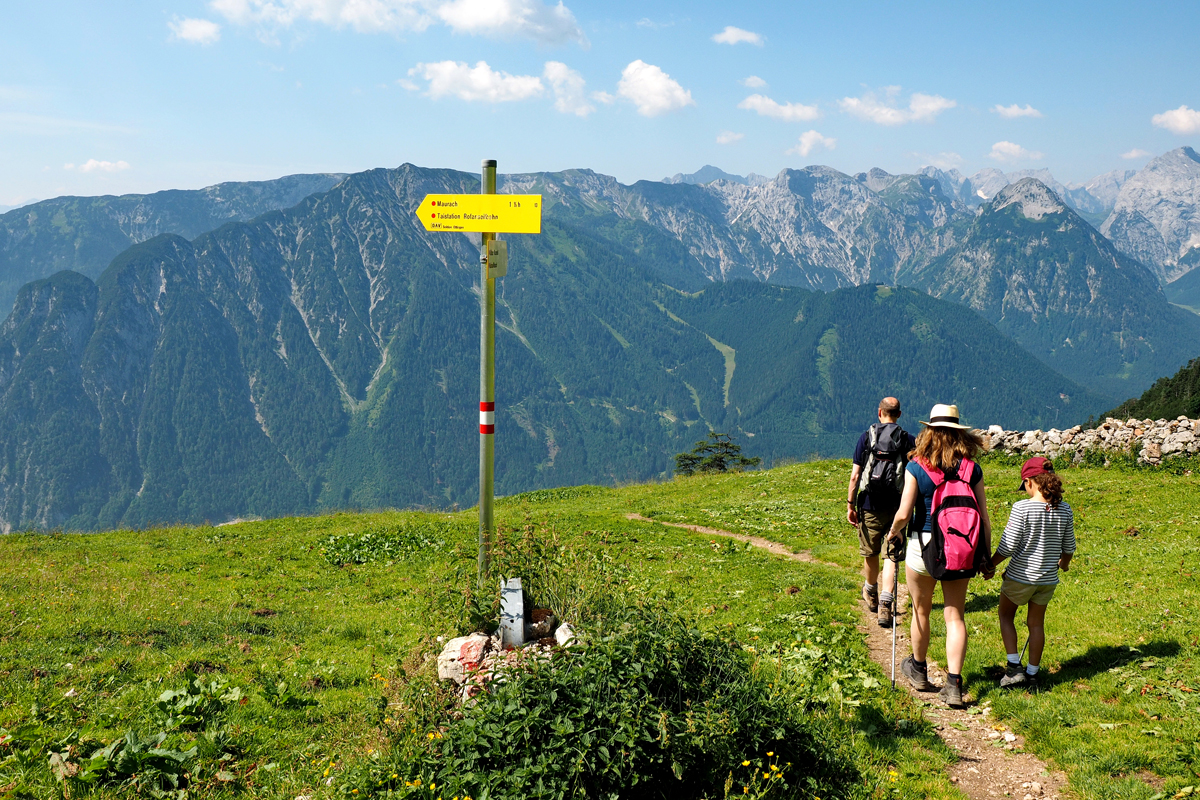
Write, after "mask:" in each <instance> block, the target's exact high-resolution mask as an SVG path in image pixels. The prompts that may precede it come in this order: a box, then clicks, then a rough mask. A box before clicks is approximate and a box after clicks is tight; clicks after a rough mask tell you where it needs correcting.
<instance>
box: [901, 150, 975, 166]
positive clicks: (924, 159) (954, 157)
mask: <svg viewBox="0 0 1200 800" xmlns="http://www.w3.org/2000/svg"><path fill="white" fill-rule="evenodd" d="M910 156H911V157H912V158H914V159H916V160H917V161H920V162H921V166H925V165H927V164H928V165H929V166H931V167H937V168H938V169H943V170H946V169H954V168H955V167H959V166H961V165H962V163H963V157H962V156H960V155H959V154H958V153H951V152H942V153H938V154H937V155H935V156H931V155H929V154H928V153H911V154H910Z"/></svg>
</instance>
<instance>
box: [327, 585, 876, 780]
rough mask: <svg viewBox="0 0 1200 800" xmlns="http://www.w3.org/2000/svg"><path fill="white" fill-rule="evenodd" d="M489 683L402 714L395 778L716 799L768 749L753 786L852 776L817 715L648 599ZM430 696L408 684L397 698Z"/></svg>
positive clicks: (724, 639) (710, 636)
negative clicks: (437, 705) (464, 700)
mask: <svg viewBox="0 0 1200 800" xmlns="http://www.w3.org/2000/svg"><path fill="white" fill-rule="evenodd" d="M491 686H492V690H491V692H490V693H484V694H482V695H480V696H479V698H478V700H477V702H476V704H475V705H474V706H473V707H471V708H469V709H467V710H464V711H463V712H461V713H457V714H450V713H443V714H442V715H441V716H440V718H439V717H438V716H437V715H436V714H433V713H431V709H429V708H428V706H426V707H425V708H424V709H423V710H421V711H420V712H419V713H418V714H417V718H415V719H408V720H404V721H403V729H404V730H412V729H413V728H416V730H417V731H418V733H417V740H418V741H419V742H422V743H423V744H424V745H425V746H424V747H421V748H414V750H413V752H412V754H411V755H412V758H411V760H409V761H408V762H407V763H405V764H403V765H402V766H401V773H399V774H403V775H404V778H405V780H407V781H410V782H411V781H416V780H422V781H424V782H425V783H431V782H432V783H434V784H435V785H437V786H440V787H442V790H441V791H440V792H439V794H441V795H443V796H454V795H459V796H462V795H469V796H471V797H476V798H478V797H483V796H485V794H486V796H487V797H490V798H493V800H500V798H527V797H540V798H567V797H579V796H586V797H597V798H617V797H621V796H626V795H627V794H628V793H629V792H635V793H637V794H639V795H640V796H671V795H677V796H688V797H701V796H708V797H717V796H721V795H722V794H723V793H726V792H727V791H728V790H729V782H730V781H731V776H732V775H734V773H735V772H739V771H740V772H741V773H745V769H744V767H743V766H742V765H743V762H749V763H764V764H765V763H766V761H764V759H775V761H772V762H771V763H773V764H776V765H775V768H774V769H771V768H770V767H767V768H766V770H765V771H766V772H767V773H768V775H776V774H777V775H779V776H780V777H771V778H768V779H765V781H766V782H765V783H764V782H762V781H759V782H756V783H754V785H755V787H756V788H755V792H756V794H757V796H767V795H766V791H765V790H766V789H767V788H772V789H773V788H774V787H778V789H777V791H778V792H779V793H780V796H789V797H800V796H803V797H809V796H811V794H812V793H816V794H818V795H819V796H822V797H838V796H842V795H844V794H845V793H847V792H849V791H850V789H849V787H851V786H852V785H853V784H854V781H855V776H856V770H855V769H854V767H853V766H852V764H851V762H850V761H849V759H848V758H847V754H846V753H844V752H842V751H840V750H839V749H838V747H836V746H830V743H831V740H834V739H835V738H836V737H832V736H828V735H827V730H826V728H825V723H823V722H822V720H821V718H820V717H819V716H816V715H811V714H805V713H803V709H804V706H803V704H799V705H798V704H797V703H796V702H795V698H794V697H793V696H791V695H790V694H787V693H781V692H779V691H777V690H776V689H775V688H774V687H773V686H772V685H771V684H770V682H769V681H768V680H767V678H766V677H764V676H763V675H761V674H759V673H758V672H757V671H756V670H754V669H753V668H752V664H751V659H750V657H749V655H748V654H747V653H746V651H745V650H744V649H743V648H742V646H741V645H740V644H739V643H737V642H736V641H735V640H733V639H731V638H729V637H728V636H726V635H721V634H717V633H704V632H701V631H697V630H695V629H694V628H692V627H691V626H690V625H689V623H688V622H687V621H686V620H685V619H683V618H681V617H679V616H678V615H675V614H673V613H671V612H670V611H668V610H667V609H666V608H664V607H661V606H658V605H655V604H647V605H643V606H637V607H628V608H626V610H625V614H624V615H623V616H622V617H621V618H619V619H618V618H610V619H609V620H608V624H607V625H606V627H604V628H603V629H601V630H599V631H595V632H594V633H593V634H592V636H591V637H589V640H588V645H587V646H586V647H583V648H579V649H572V650H569V651H560V652H559V653H558V654H557V655H556V656H555V657H554V658H552V659H550V660H548V661H538V660H532V661H528V662H526V663H525V664H524V665H523V666H521V667H517V668H512V669H509V670H507V671H505V672H504V674H503V676H502V677H499V678H497V679H496V680H494V681H493V683H492V685H491ZM437 696H438V695H437V693H436V692H433V691H429V690H428V689H427V688H425V687H420V688H414V689H413V690H411V691H410V692H409V694H408V699H409V702H419V698H422V697H424V698H434V699H436V698H437ZM431 720H436V723H435V724H434V725H433V726H431V725H430V722H431ZM413 723H417V724H413ZM768 753H769V754H770V755H767V754H768ZM776 762H778V763H776ZM781 765H783V766H786V769H781ZM751 777H752V776H751V775H750V774H749V773H745V780H750V779H751ZM349 785H350V784H347V786H349ZM745 785H746V786H749V785H750V783H746V784H745ZM354 788H358V789H360V790H362V791H371V790H372V789H373V788H374V787H372V786H371V785H370V784H369V783H364V785H361V786H355V787H354Z"/></svg>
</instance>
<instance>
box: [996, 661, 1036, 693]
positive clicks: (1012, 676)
mask: <svg viewBox="0 0 1200 800" xmlns="http://www.w3.org/2000/svg"><path fill="white" fill-rule="evenodd" d="M1031 677H1033V676H1031V675H1029V674H1027V673H1026V672H1025V665H1024V664H1021V663H1017V664H1014V663H1012V662H1011V661H1009V662H1008V664H1007V665H1006V666H1005V667H1004V677H1003V678H1001V679H1000V688H1001V689H1008V688H1011V687H1013V686H1024V685H1025V684H1026V683H1027V682H1028V681H1029V679H1030V678H1031Z"/></svg>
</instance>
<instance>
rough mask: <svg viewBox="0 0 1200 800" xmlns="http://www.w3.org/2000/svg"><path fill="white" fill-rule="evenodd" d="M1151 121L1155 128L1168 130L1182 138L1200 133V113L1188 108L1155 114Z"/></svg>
mask: <svg viewBox="0 0 1200 800" xmlns="http://www.w3.org/2000/svg"><path fill="white" fill-rule="evenodd" d="M1150 121H1151V122H1152V123H1154V125H1155V126H1157V127H1159V128H1166V129H1167V130H1169V131H1170V132H1171V133H1178V134H1179V135H1180V136H1184V135H1187V134H1189V133H1200V111H1195V110H1193V109H1190V108H1188V107H1187V106H1180V107H1179V108H1176V109H1173V110H1171V111H1164V112H1163V113H1161V114H1155V115H1154V116H1153V117H1151V118H1150Z"/></svg>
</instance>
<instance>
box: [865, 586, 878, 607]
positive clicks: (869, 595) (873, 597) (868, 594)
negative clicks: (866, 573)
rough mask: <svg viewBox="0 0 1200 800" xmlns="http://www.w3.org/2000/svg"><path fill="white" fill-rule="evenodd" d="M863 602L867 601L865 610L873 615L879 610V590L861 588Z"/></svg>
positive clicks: (866, 587)
mask: <svg viewBox="0 0 1200 800" xmlns="http://www.w3.org/2000/svg"><path fill="white" fill-rule="evenodd" d="M863 600H866V601H867V610H868V611H870V612H871V613H872V614H874V613H875V612H876V611H878V610H879V590H878V589H872V588H870V587H868V586H864V587H863Z"/></svg>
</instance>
